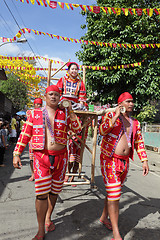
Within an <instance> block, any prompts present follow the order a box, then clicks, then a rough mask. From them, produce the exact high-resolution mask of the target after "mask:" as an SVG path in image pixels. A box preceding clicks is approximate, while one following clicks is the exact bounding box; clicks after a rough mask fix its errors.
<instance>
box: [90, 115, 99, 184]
mask: <svg viewBox="0 0 160 240" xmlns="http://www.w3.org/2000/svg"><path fill="white" fill-rule="evenodd" d="M97 125H98V116H96V117H95V124H94V136H93V154H92V164H91V185H93V184H94V171H95V157H96V143H97Z"/></svg>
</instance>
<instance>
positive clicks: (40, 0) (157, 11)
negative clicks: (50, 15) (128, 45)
mask: <svg viewBox="0 0 160 240" xmlns="http://www.w3.org/2000/svg"><path fill="white" fill-rule="evenodd" d="M35 1H36V2H37V4H38V5H39V6H45V7H47V4H48V6H49V7H50V8H52V9H55V8H57V5H59V6H60V7H61V8H62V9H64V6H66V7H67V9H71V10H73V9H74V8H78V7H80V8H81V9H82V10H83V11H85V12H86V9H88V10H89V11H90V12H93V13H96V14H98V13H99V12H100V10H102V11H103V12H104V13H106V14H112V13H113V14H115V15H120V14H121V12H123V13H124V14H125V16H128V13H130V14H131V15H133V14H134V15H138V16H141V15H142V14H143V13H144V14H145V15H148V16H149V17H152V15H153V14H154V15H160V8H154V9H153V8H150V9H149V8H147V9H146V8H114V7H103V6H89V5H81V4H74V3H64V2H56V1H51V0H30V2H31V3H32V4H33V5H34V4H35ZM20 2H22V3H24V2H25V0H20ZM26 2H27V3H29V0H26ZM57 3H58V4H57ZM69 6H70V8H69Z"/></svg>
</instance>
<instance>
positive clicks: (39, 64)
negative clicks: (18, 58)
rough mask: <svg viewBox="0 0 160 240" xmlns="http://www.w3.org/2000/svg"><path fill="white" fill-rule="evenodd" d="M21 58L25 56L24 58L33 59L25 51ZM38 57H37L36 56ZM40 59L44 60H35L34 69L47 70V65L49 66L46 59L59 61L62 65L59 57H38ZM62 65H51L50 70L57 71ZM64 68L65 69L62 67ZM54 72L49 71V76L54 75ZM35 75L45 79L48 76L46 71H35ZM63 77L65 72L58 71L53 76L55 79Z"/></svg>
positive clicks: (28, 52)
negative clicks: (54, 69)
mask: <svg viewBox="0 0 160 240" xmlns="http://www.w3.org/2000/svg"><path fill="white" fill-rule="evenodd" d="M22 56H25V57H33V56H34V55H33V53H32V52H31V51H25V52H23V53H22ZM36 56H38V55H36ZM40 57H43V58H46V60H45V59H36V65H35V66H34V67H39V68H48V64H49V60H47V59H51V60H55V61H60V62H62V63H63V60H62V59H61V58H59V57H52V56H49V55H47V54H46V55H44V56H40ZM62 65H63V64H58V63H52V66H51V68H57V69H59V68H60V67H61V66H62ZM64 68H65V67H64ZM54 72H55V71H51V75H53V74H54ZM36 74H37V75H43V76H44V77H47V76H48V70H46V71H45V70H44V71H37V73H36ZM64 75H66V71H59V72H58V73H57V74H56V75H55V78H58V79H59V78H61V77H63V76H64ZM56 82H57V81H56Z"/></svg>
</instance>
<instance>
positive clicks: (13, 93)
mask: <svg viewBox="0 0 160 240" xmlns="http://www.w3.org/2000/svg"><path fill="white" fill-rule="evenodd" d="M0 66H4V67H5V66H7V68H6V69H5V72H6V75H7V78H8V80H7V81H1V83H0V91H2V92H3V93H4V94H5V95H6V96H7V97H8V98H9V99H10V100H11V101H12V102H13V105H14V107H15V108H17V109H23V108H24V107H25V106H26V105H27V106H28V107H30V106H31V105H32V97H31V95H32V96H33V95H34V96H35V97H39V93H38V92H37V91H36V88H37V87H38V84H39V82H40V80H39V79H38V78H36V77H35V75H36V71H35V69H34V66H33V65H32V64H31V63H29V62H27V61H23V60H21V59H16V60H11V59H3V60H1V59H0ZM20 67H21V69H19V68H20Z"/></svg>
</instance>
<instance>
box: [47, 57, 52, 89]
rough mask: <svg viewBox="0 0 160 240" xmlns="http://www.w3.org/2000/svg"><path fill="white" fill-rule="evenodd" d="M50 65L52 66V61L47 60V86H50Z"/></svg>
mask: <svg viewBox="0 0 160 240" xmlns="http://www.w3.org/2000/svg"><path fill="white" fill-rule="evenodd" d="M51 66H52V61H51V60H49V62H48V78H47V87H49V86H50V82H51Z"/></svg>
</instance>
